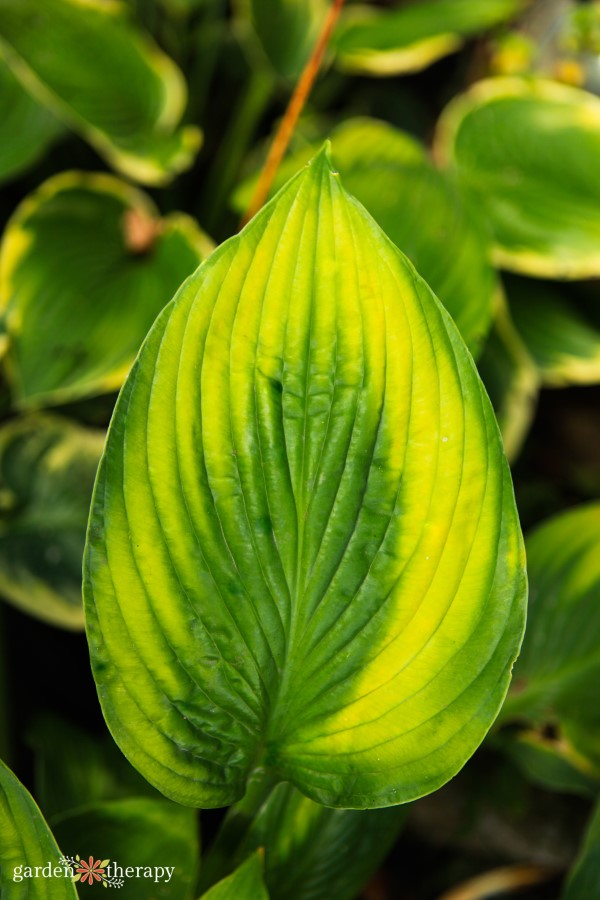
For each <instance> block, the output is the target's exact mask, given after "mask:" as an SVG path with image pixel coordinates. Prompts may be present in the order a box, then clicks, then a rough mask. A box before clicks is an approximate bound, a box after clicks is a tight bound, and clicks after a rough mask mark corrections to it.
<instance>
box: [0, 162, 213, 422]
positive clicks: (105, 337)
mask: <svg viewBox="0 0 600 900" xmlns="http://www.w3.org/2000/svg"><path fill="white" fill-rule="evenodd" d="M209 251H210V243H209V242H208V241H207V239H206V237H205V236H204V235H203V234H202V233H201V232H200V230H199V229H198V227H197V225H196V224H195V222H194V221H193V220H192V219H190V218H189V217H187V216H185V215H182V214H177V213H174V214H172V215H169V216H167V217H166V218H164V219H160V218H159V215H158V212H157V210H156V209H155V207H154V205H153V203H152V201H151V200H150V198H149V197H147V196H146V195H145V194H143V193H141V192H140V191H138V190H137V189H135V188H132V187H131V186H129V185H128V184H126V183H125V182H123V181H120V180H119V179H117V178H114V177H113V176H110V175H91V174H87V173H78V172H69V173H66V174H62V175H58V176H56V177H55V178H51V179H49V180H48V181H46V182H45V183H44V184H43V185H42V186H41V187H40V188H39V189H38V190H37V191H36V192H35V193H34V194H32V195H31V196H30V197H28V198H26V199H25V200H24V201H23V203H22V204H21V206H20V207H19V208H18V209H17V211H16V212H15V214H14V215H13V217H12V219H11V220H10V221H9V223H8V226H7V228H6V231H5V233H4V237H3V240H2V244H1V246H0V314H1V315H2V316H3V318H4V327H5V329H6V331H7V334H8V336H9V339H10V348H9V351H8V354H7V358H6V365H7V368H8V374H9V381H10V383H11V386H12V389H13V393H14V395H15V398H16V401H17V403H18V404H19V405H20V406H22V407H31V406H43V405H48V404H55V403H62V402H65V401H67V400H72V399H74V398H77V397H85V396H90V395H94V394H100V393H105V392H107V391H112V390H116V389H118V388H119V387H120V386H121V384H122V383H123V380H124V378H125V376H126V374H127V372H128V371H129V367H130V366H131V363H132V362H133V359H134V357H135V354H136V353H137V351H138V349H139V347H140V344H141V343H142V341H143V339H144V337H145V334H146V332H147V331H148V328H149V327H150V325H151V324H152V322H153V321H154V319H155V317H156V316H157V314H158V313H159V312H160V310H161V309H162V307H163V306H164V304H165V302H166V301H167V299H168V298H169V297H170V296H172V294H173V292H174V291H175V290H176V289H177V287H178V286H179V285H180V284H181V282H182V281H183V280H184V279H185V278H186V277H187V276H188V275H189V274H190V273H191V272H193V271H194V269H195V268H196V267H197V266H198V264H199V262H200V261H201V259H202V258H203V257H204V255H206V253H208V252H209Z"/></svg>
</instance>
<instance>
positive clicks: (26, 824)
mask: <svg viewBox="0 0 600 900" xmlns="http://www.w3.org/2000/svg"><path fill="white" fill-rule="evenodd" d="M61 856H62V854H61V852H60V850H59V849H58V847H57V845H56V841H55V840H54V837H53V836H52V833H51V831H50V829H49V828H48V826H47V825H46V823H45V822H44V819H43V817H42V814H41V812H40V811H39V809H38V808H37V806H36V805H35V801H34V800H33V798H32V797H31V795H30V794H29V792H28V791H27V790H26V789H25V788H24V787H23V785H22V784H21V783H20V782H19V781H18V780H17V779H16V778H15V776H14V775H13V773H12V772H11V771H10V769H8V768H7V767H6V766H5V765H4V763H3V762H0V893H1V895H2V897H5V896H6V898H7V900H9V898H10V900H13V898H14V900H17V898H23V900H25V898H27V900H77V894H76V892H75V887H74V885H73V883H72V881H71V879H70V878H63V877H60V878H54V877H52V878H27V879H26V880H23V881H14V873H15V868H16V869H17V877H19V869H18V867H19V866H42V867H44V866H47V865H48V863H49V862H50V863H52V866H53V867H54V866H55V865H56V866H58V860H59V859H60V858H61ZM65 871H66V870H65ZM22 872H23V869H21V873H22Z"/></svg>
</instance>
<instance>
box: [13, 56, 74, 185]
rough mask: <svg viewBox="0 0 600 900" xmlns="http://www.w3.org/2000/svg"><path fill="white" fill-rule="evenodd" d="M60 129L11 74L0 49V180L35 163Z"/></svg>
mask: <svg viewBox="0 0 600 900" xmlns="http://www.w3.org/2000/svg"><path fill="white" fill-rule="evenodd" d="M61 130H62V128H61V125H60V124H59V123H58V122H57V120H56V119H55V118H54V116H52V115H51V114H50V113H49V112H48V111H47V110H46V109H44V107H43V106H40V104H39V103H37V101H36V100H34V99H33V98H32V97H31V96H30V95H29V94H28V93H27V91H26V90H25V88H24V87H23V85H22V84H21V82H20V81H19V80H18V78H17V77H16V76H15V75H14V74H13V73H12V71H11V69H10V66H9V65H8V63H7V62H6V60H5V59H4V57H3V56H2V53H1V48H0V183H1V182H4V181H7V180H8V179H10V178H13V177H15V176H16V175H19V174H20V173H21V172H22V171H24V170H25V169H27V168H29V166H32V165H33V164H34V163H35V162H37V161H38V159H39V158H40V157H41V156H42V155H43V154H44V152H45V151H46V150H47V148H48V147H49V146H50V144H51V143H52V141H53V140H55V139H56V137H57V136H58V135H59V134H60V132H61Z"/></svg>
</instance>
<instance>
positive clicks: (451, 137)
mask: <svg viewBox="0 0 600 900" xmlns="http://www.w3.org/2000/svg"><path fill="white" fill-rule="evenodd" d="M436 155H437V157H438V159H439V160H440V161H441V162H442V163H444V164H446V165H447V166H449V167H450V168H452V169H454V170H455V171H456V173H457V175H458V177H459V180H460V183H461V184H462V186H463V187H464V189H465V190H467V191H469V192H472V193H473V194H474V195H475V197H476V198H477V200H478V203H479V204H480V205H481V208H482V210H483V211H484V213H485V215H486V216H487V219H488V221H489V224H490V227H491V228H492V231H493V233H494V240H495V257H496V261H497V262H498V264H499V265H500V266H501V267H503V268H506V269H509V270H512V271H515V272H522V273H524V274H527V275H534V276H539V277H543V278H544V277H551V278H585V277H590V276H597V275H600V249H599V248H600V212H599V210H600V177H599V176H598V159H599V157H600V99H599V98H598V97H596V96H594V95H593V94H589V93H586V92H585V91H582V90H579V89H578V88H573V87H567V86H566V85H562V84H557V83H556V82H552V81H545V80H543V79H537V78H494V79H490V80H487V81H482V82H479V83H478V84H476V85H474V87H472V88H471V89H470V90H469V91H468V92H467V93H466V94H463V95H462V96H460V97H458V98H456V99H455V100H453V101H452V102H451V103H450V105H449V106H448V107H447V109H446V111H445V112H444V113H443V114H442V117H441V119H440V122H439V124H438V133H437V139H436Z"/></svg>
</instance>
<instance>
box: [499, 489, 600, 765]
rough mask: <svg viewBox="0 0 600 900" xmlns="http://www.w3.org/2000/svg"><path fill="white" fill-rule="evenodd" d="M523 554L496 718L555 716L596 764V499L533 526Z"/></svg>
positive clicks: (599, 569) (599, 649)
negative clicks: (513, 634)
mask: <svg viewBox="0 0 600 900" xmlns="http://www.w3.org/2000/svg"><path fill="white" fill-rule="evenodd" d="M527 560H528V571H529V580H530V586H531V588H530V597H531V599H530V606H529V621H528V627H527V636H526V639H525V642H524V644H523V652H522V655H521V657H520V659H519V662H518V664H517V666H516V668H515V685H514V690H513V692H512V693H511V694H510V695H509V697H508V699H507V702H506V706H505V709H504V710H503V717H504V718H507V719H514V718H518V719H525V720H529V721H533V722H535V723H538V724H540V725H543V724H544V723H545V722H548V721H551V722H558V723H559V724H560V726H561V728H564V730H565V733H566V735H567V738H568V739H569V741H570V743H572V744H573V745H574V747H575V749H576V750H578V751H580V752H581V753H583V755H586V756H588V757H589V758H590V759H591V761H592V762H595V765H596V766H599V767H600V753H599V752H598V751H600V742H599V741H598V740H597V738H596V740H595V745H596V746H595V750H596V752H595V753H594V746H593V744H594V740H593V735H596V736H597V734H598V726H599V725H600V714H599V712H598V679H599V678H600V504H598V503H592V504H589V505H586V506H581V507H577V508H575V509H572V510H569V511H567V512H565V513H561V514H559V515H558V516H555V517H554V518H552V519H550V520H549V521H548V522H546V523H544V524H543V525H541V526H540V527H539V528H537V529H536V530H535V531H534V532H533V534H531V536H530V537H529V538H528V540H527ZM571 723H572V725H573V726H574V727H571ZM586 732H589V733H590V735H592V739H591V740H586V738H585V735H586ZM594 757H595V759H594Z"/></svg>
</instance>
